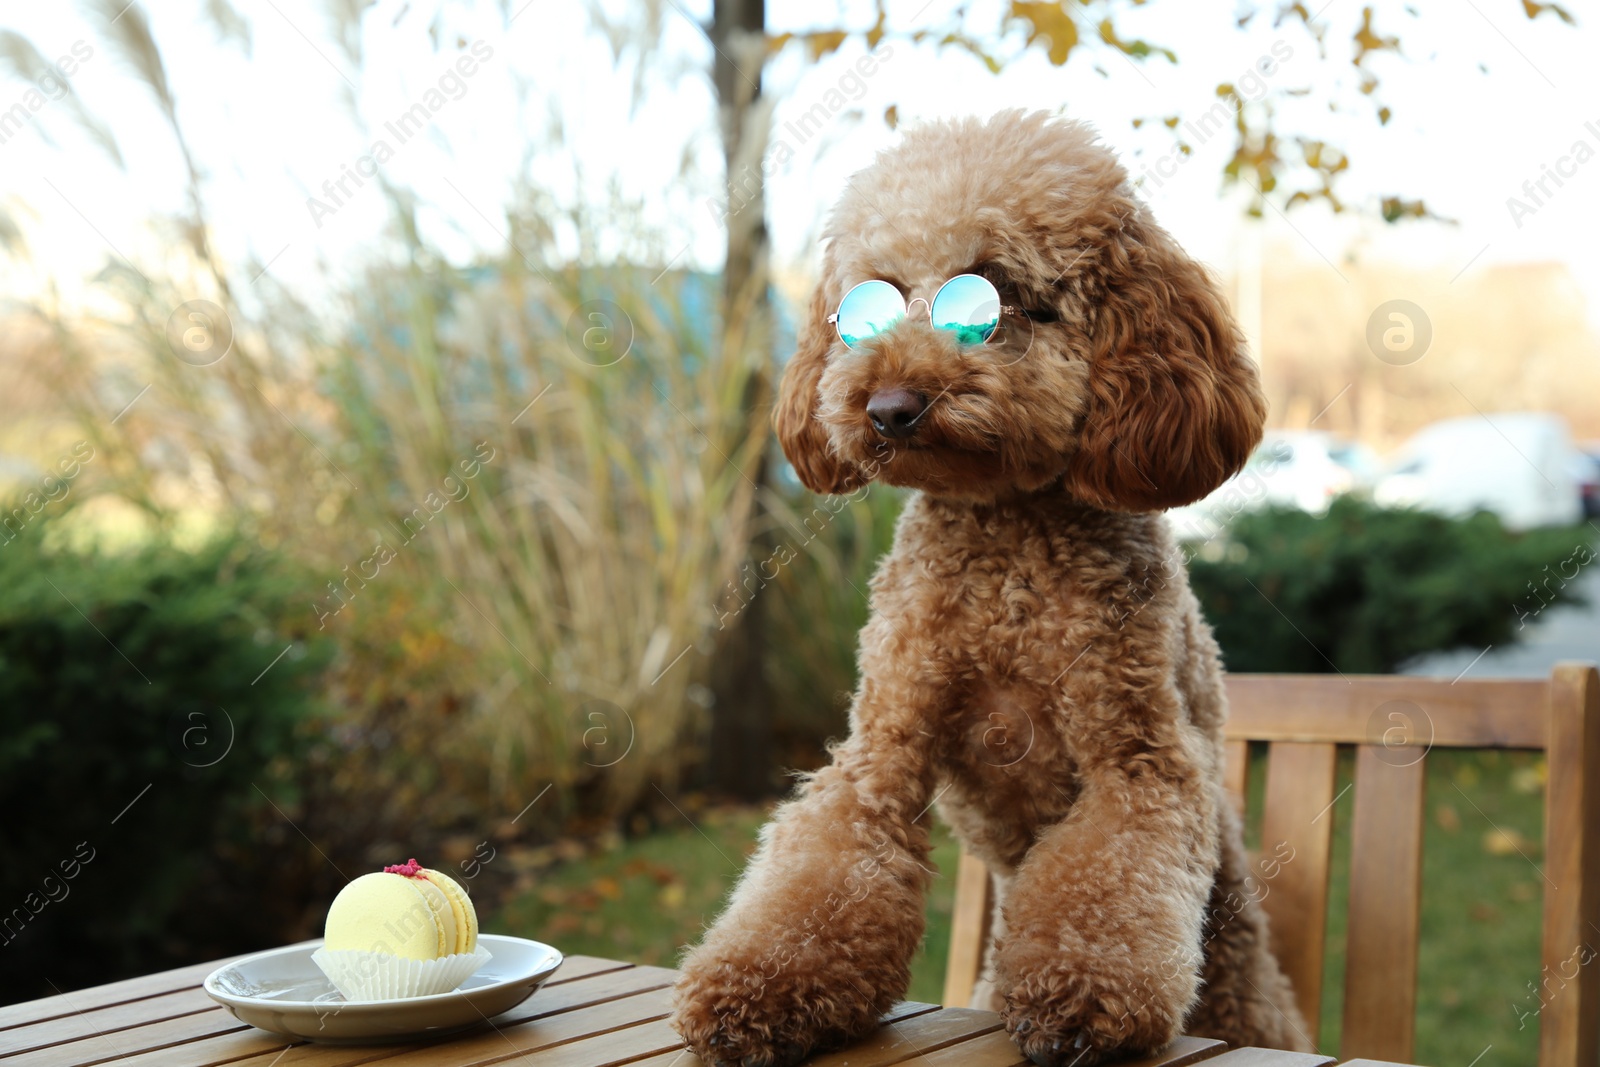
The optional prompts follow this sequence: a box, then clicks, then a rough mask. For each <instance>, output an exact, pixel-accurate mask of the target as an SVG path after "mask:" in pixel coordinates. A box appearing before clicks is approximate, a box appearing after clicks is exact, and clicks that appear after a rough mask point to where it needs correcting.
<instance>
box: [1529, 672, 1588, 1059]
mask: <svg viewBox="0 0 1600 1067" xmlns="http://www.w3.org/2000/svg"><path fill="white" fill-rule="evenodd" d="M1549 718H1550V751H1549V770H1550V780H1549V786H1548V789H1547V793H1546V801H1545V822H1544V848H1545V869H1544V878H1545V887H1544V934H1543V938H1542V940H1543V948H1542V956H1543V961H1544V966H1543V977H1542V978H1541V980H1540V985H1541V987H1542V989H1543V990H1544V991H1545V992H1544V994H1543V995H1542V996H1541V998H1540V1000H1541V1003H1542V1005H1543V1007H1542V1009H1541V1010H1540V1012H1539V1064H1540V1067H1579V1065H1580V1064H1581V1065H1582V1067H1593V1065H1594V1063H1595V1059H1596V1056H1597V1052H1600V960H1595V959H1593V956H1592V953H1593V951H1594V948H1595V946H1597V945H1600V936H1597V934H1596V931H1597V930H1600V842H1597V841H1596V840H1595V838H1594V834H1595V832H1596V831H1595V828H1596V827H1600V678H1597V676H1596V674H1595V669H1594V667H1592V666H1589V665H1587V664H1568V663H1563V664H1561V665H1559V666H1557V667H1556V669H1555V673H1554V675H1553V676H1552V677H1551V682H1550V712H1549Z"/></svg>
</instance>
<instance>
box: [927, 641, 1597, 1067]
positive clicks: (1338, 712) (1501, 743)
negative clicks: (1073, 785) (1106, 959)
mask: <svg viewBox="0 0 1600 1067" xmlns="http://www.w3.org/2000/svg"><path fill="white" fill-rule="evenodd" d="M1227 689H1228V704H1229V721H1228V726H1227V731H1226V737H1227V772H1226V773H1227V786H1228V790H1229V792H1230V793H1231V794H1232V797H1233V799H1234V802H1235V804H1236V805H1237V806H1238V809H1239V811H1240V812H1241V814H1243V813H1244V811H1245V803H1246V797H1245V792H1246V790H1245V787H1246V782H1247V776H1248V773H1249V762H1248V761H1249V744H1250V742H1252V741H1254V742H1265V744H1266V746H1267V780H1266V793H1265V798H1264V804H1263V808H1264V810H1263V812H1262V822H1261V826H1262V828H1261V841H1262V844H1263V850H1262V851H1263V852H1264V853H1266V852H1270V851H1271V850H1272V848H1277V847H1279V844H1280V843H1286V844H1287V845H1288V847H1290V848H1293V849H1294V853H1293V855H1294V858H1293V860H1292V861H1290V862H1286V863H1283V864H1281V865H1279V866H1277V867H1276V869H1275V871H1274V877H1273V878H1272V879H1271V882H1270V891H1269V892H1268V893H1267V894H1266V896H1265V898H1264V899H1263V902H1262V904H1263V907H1264V908H1265V909H1266V911H1267V913H1268V916H1269V917H1270V920H1271V923H1272V937H1273V949H1274V952H1275V953H1276V954H1277V956H1278V960H1279V962H1280V964H1281V965H1282V966H1283V968H1284V970H1285V971H1286V972H1287V973H1288V975H1289V977H1290V979H1291V980H1292V981H1293V982H1294V987H1295V994H1296V998H1297V1000H1298V1002H1299V1005H1300V1011H1301V1013H1302V1014H1303V1015H1304V1016H1305V1019H1306V1022H1307V1024H1308V1026H1309V1027H1310V1032H1311V1033H1312V1034H1313V1035H1315V1034H1317V1033H1318V1027H1319V1023H1320V1019H1321V1007H1322V984H1323V950H1324V935H1325V931H1326V928H1327V922H1326V920H1327V910H1328V868H1329V853H1330V846H1331V842H1332V831H1333V818H1332V817H1330V812H1331V810H1332V809H1333V808H1334V805H1335V803H1336V802H1337V801H1339V800H1340V799H1342V797H1343V793H1344V792H1345V791H1353V792H1354V794H1355V795H1354V798H1353V801H1354V803H1353V812H1352V814H1351V816H1350V817H1351V819H1352V825H1351V831H1352V832H1351V862H1350V901H1349V925H1348V943H1347V948H1346V963H1345V995H1344V1020H1343V1024H1342V1029H1341V1031H1340V1049H1339V1051H1340V1056H1341V1058H1343V1059H1346V1060H1348V1059H1353V1058H1358V1057H1360V1058H1367V1059H1372V1060H1389V1061H1395V1062H1402V1063H1405V1062H1410V1060H1411V1056H1412V1046H1413V1037H1414V1030H1415V1024H1416V989H1417V944H1418V924H1419V919H1420V914H1421V894H1422V827H1423V815H1424V808H1423V785H1424V769H1425V768H1426V765H1427V758H1426V757H1427V753H1428V751H1429V750H1430V749H1432V748H1435V747H1447V748H1507V749H1533V750H1541V751H1543V752H1544V753H1545V758H1546V764H1547V767H1548V772H1549V773H1548V782H1547V786H1546V794H1545V830H1544V836H1545V841H1544V866H1543V870H1542V872H1541V873H1542V884H1543V887H1544V915H1543V931H1542V935H1541V949H1540V955H1541V958H1542V963H1543V971H1542V973H1541V975H1540V976H1539V977H1540V982H1539V983H1537V984H1539V985H1540V986H1541V988H1542V990H1543V993H1542V996H1541V1002H1542V1005H1543V1006H1542V1009H1541V1010H1540V1011H1539V1013H1538V1023H1539V1063H1540V1065H1541V1067H1580V1065H1581V1067H1594V1065H1595V1063H1596V1061H1597V1056H1600V959H1596V960H1594V961H1593V962H1589V961H1590V960H1591V959H1592V957H1593V956H1594V953H1595V952H1596V951H1600V675H1597V674H1596V671H1595V668H1594V666H1592V665H1590V664H1574V663H1564V664H1560V665H1558V666H1557V667H1556V668H1555V669H1554V670H1553V671H1552V673H1551V675H1550V677H1549V678H1548V679H1529V680H1521V679H1488V680H1466V679H1461V680H1457V681H1455V682H1448V681H1442V680H1437V679H1430V678H1410V677H1399V676H1364V677H1357V676H1339V675H1243V674H1234V675H1229V676H1228V677H1227ZM1341 745H1352V746H1354V747H1355V753H1356V755H1355V781H1354V782H1353V783H1352V784H1351V785H1349V786H1346V787H1345V790H1343V791H1341V792H1340V794H1339V795H1337V796H1336V795H1335V793H1334V784H1335V782H1334V771H1335V765H1336V761H1337V756H1338V749H1339V746H1341ZM1468 800H1469V802H1470V800H1471V798H1470V797H1468ZM1340 817H1341V818H1342V817H1343V816H1342V815H1341V816H1340ZM1269 842H1270V843H1271V847H1270V848H1269V847H1268V843H1269ZM992 907H993V892H992V885H991V882H990V879H989V876H988V872H987V870H985V868H984V866H983V863H982V861H980V860H977V859H975V858H973V857H972V856H969V855H967V854H966V853H965V852H963V853H962V856H961V864H960V869H959V871H958V872H957V876H956V906H955V915H954V925H953V929H952V931H951V944H950V956H949V963H948V965H947V967H946V972H945V994H944V998H945V1003H946V1004H954V1005H966V1004H967V1003H968V1001H969V1000H970V999H971V996H972V990H973V987H974V985H975V984H976V982H977V980H978V977H979V973H980V969H981V967H982V957H983V951H984V945H985V942H986V940H987V938H988V935H989V926H990V913H991V909H992ZM1574 972H1576V973H1574ZM1529 977H1530V980H1532V979H1533V978H1534V976H1529Z"/></svg>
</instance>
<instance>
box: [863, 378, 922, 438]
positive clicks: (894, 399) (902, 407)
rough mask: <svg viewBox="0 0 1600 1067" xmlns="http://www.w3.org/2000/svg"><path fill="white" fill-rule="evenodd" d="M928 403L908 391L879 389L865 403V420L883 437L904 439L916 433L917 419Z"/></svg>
mask: <svg viewBox="0 0 1600 1067" xmlns="http://www.w3.org/2000/svg"><path fill="white" fill-rule="evenodd" d="M926 410H928V402H927V401H926V400H923V399H922V397H921V396H920V395H919V394H917V393H913V392H912V391H911V390H909V389H879V390H878V391H877V392H876V393H873V394H872V399H870V400H868V401H867V418H869V419H871V420H872V428H873V429H874V430H877V431H878V433H880V434H882V435H883V436H884V437H891V438H905V437H910V436H911V435H912V434H914V433H916V432H917V419H918V418H920V417H921V415H922V413H923V412H924V411H926Z"/></svg>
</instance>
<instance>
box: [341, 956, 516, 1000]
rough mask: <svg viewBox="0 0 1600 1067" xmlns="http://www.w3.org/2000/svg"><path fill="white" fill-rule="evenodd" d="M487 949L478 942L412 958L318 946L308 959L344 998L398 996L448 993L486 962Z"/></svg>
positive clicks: (358, 998) (424, 995)
mask: <svg viewBox="0 0 1600 1067" xmlns="http://www.w3.org/2000/svg"><path fill="white" fill-rule="evenodd" d="M489 959H490V955H489V950H488V949H486V948H484V947H483V946H482V945H479V946H478V947H477V949H476V950H474V951H472V952H458V953H456V954H455V955H453V956H441V957H440V958H438V959H436V960H412V959H406V958H405V957H404V956H395V955H391V954H390V953H387V952H360V951H355V950H351V949H345V950H341V951H338V952H329V951H328V950H327V949H325V948H319V949H317V950H316V951H315V952H313V953H312V954H311V960H312V962H313V963H315V964H316V965H317V966H318V967H320V968H322V973H323V974H325V975H327V976H328V981H330V982H332V983H333V986H334V988H335V989H337V990H338V991H339V992H340V993H342V994H344V999H345V1000H347V1001H352V1002H353V1001H360V1000H399V999H402V998H405V997H426V996H431V995H433V994H434V993H448V992H450V990H452V989H454V988H456V987H457V986H459V985H460V984H461V983H462V982H465V981H466V980H467V979H468V978H470V977H472V974H473V972H475V971H476V970H477V969H478V968H479V967H482V966H483V965H484V964H485V963H487V962H489Z"/></svg>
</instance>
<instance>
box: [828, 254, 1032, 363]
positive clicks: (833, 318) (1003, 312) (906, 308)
mask: <svg viewBox="0 0 1600 1067" xmlns="http://www.w3.org/2000/svg"><path fill="white" fill-rule="evenodd" d="M962 278H976V279H978V280H979V281H981V282H983V283H984V284H985V285H987V286H988V287H989V288H990V289H993V290H994V295H995V298H996V299H999V297H1000V290H999V289H998V288H997V287H996V286H995V284H994V282H991V281H990V280H989V279H988V278H985V277H984V276H983V275H981V274H973V273H972V272H970V271H968V272H966V273H963V274H956V275H953V276H952V277H949V278H946V279H945V280H944V281H943V282H942V283H941V284H940V286H939V288H938V289H937V290H936V291H935V292H934V294H933V299H932V300H922V297H920V296H919V297H917V298H916V299H915V300H911V301H907V300H906V296H905V294H904V293H901V292H900V287H899V286H898V285H895V284H894V283H893V282H887V281H883V279H882V278H867V279H865V280H863V281H859V282H856V284H854V285H852V286H851V287H850V288H849V289H848V290H846V291H845V294H844V296H843V297H841V298H840V299H839V308H840V309H842V308H843V307H844V302H845V301H846V300H849V299H850V294H851V293H853V292H855V291H856V290H857V289H859V288H861V287H862V286H863V285H866V284H868V283H869V282H883V284H884V285H887V286H889V287H890V288H892V289H893V290H894V291H895V292H896V293H899V294H900V303H901V306H902V308H903V310H902V311H901V312H900V314H901V317H902V318H903V317H905V316H907V315H910V314H911V305H912V304H915V303H916V302H917V301H918V300H922V303H923V305H924V306H925V307H926V308H927V309H928V325H930V326H933V305H934V304H935V303H936V302H937V301H938V299H939V294H940V293H942V292H944V291H945V289H946V288H947V287H948V286H949V285H950V284H951V283H952V282H957V281H960V280H961V279H962ZM1022 313H1023V311H1022V309H1021V308H1019V307H1016V306H1014V305H1012V304H1001V305H1000V311H999V315H998V317H997V318H996V319H995V327H994V330H993V332H991V333H990V334H989V336H988V337H985V338H984V339H983V340H982V341H979V342H978V343H977V344H975V345H966V346H965V347H967V348H982V347H984V346H985V345H988V344H990V343H991V342H993V341H994V338H995V335H996V334H998V333H999V332H1000V319H1001V318H1004V317H1005V316H1007V315H1020V314H1022ZM828 322H829V323H830V324H831V325H832V326H833V332H834V333H835V334H836V335H837V336H838V338H839V340H841V341H844V345H845V347H846V348H848V349H850V350H851V351H852V352H854V351H857V350H858V346H857V345H853V344H851V343H850V342H849V341H846V340H845V336H844V332H843V331H842V330H840V329H839V311H838V310H835V311H834V312H833V314H831V315H829V316H828ZM890 328H891V329H892V327H890ZM933 328H934V329H936V330H937V329H941V327H938V326H934V327H933ZM885 332H887V330H879V331H878V333H875V334H872V335H871V337H877V336H878V335H879V334H882V333H885ZM871 337H869V338H867V340H870V339H871Z"/></svg>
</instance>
